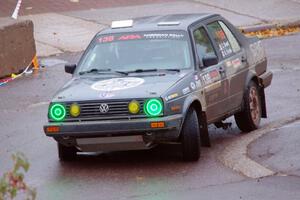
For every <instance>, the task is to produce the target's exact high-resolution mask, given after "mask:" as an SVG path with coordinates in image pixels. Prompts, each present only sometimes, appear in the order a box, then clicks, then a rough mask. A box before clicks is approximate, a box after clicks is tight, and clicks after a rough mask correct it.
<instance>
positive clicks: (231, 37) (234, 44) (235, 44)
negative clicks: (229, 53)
mask: <svg viewBox="0 0 300 200" xmlns="http://www.w3.org/2000/svg"><path fill="white" fill-rule="evenodd" d="M219 24H220V25H221V27H222V29H223V30H224V32H225V34H226V36H227V39H228V40H229V43H230V45H231V48H232V50H233V52H234V53H236V52H238V51H240V50H241V47H240V45H239V43H238V41H237V39H236V38H235V37H234V35H233V33H232V32H231V31H230V30H229V28H228V27H227V26H226V25H225V24H224V23H223V22H222V21H219Z"/></svg>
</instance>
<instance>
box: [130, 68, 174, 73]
mask: <svg viewBox="0 0 300 200" xmlns="http://www.w3.org/2000/svg"><path fill="white" fill-rule="evenodd" d="M159 71H175V72H180V69H155V68H153V69H136V70H133V71H127V72H126V73H128V74H130V73H143V72H159Z"/></svg>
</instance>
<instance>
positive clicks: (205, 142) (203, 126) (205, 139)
mask: <svg viewBox="0 0 300 200" xmlns="http://www.w3.org/2000/svg"><path fill="white" fill-rule="evenodd" d="M200 119H201V120H200V137H201V146H203V147H211V144H210V139H209V133H208V127H207V123H206V114H205V112H201V118H200Z"/></svg>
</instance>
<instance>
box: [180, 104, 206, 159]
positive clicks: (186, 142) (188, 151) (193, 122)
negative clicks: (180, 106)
mask: <svg viewBox="0 0 300 200" xmlns="http://www.w3.org/2000/svg"><path fill="white" fill-rule="evenodd" d="M181 143H182V154H183V159H184V160H185V161H197V160H198V159H199V157H200V147H201V141H200V129H199V122H198V116H197V113H196V111H195V110H194V109H193V108H192V109H190V110H189V111H188V113H187V116H186V118H185V120H184V123H183V127H182V132H181Z"/></svg>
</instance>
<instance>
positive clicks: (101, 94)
mask: <svg viewBox="0 0 300 200" xmlns="http://www.w3.org/2000/svg"><path fill="white" fill-rule="evenodd" d="M114 96H115V94H114V93H112V92H109V91H106V92H101V93H100V95H99V97H101V98H111V97H114Z"/></svg>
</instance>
